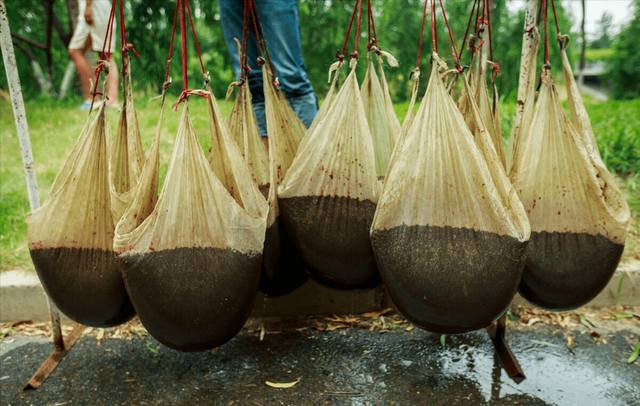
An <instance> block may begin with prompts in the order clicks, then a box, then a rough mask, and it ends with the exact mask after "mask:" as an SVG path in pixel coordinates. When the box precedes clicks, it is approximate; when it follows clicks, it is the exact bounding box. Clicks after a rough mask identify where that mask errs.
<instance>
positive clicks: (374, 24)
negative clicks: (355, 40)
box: [369, 0, 380, 52]
mask: <svg viewBox="0 0 640 406" xmlns="http://www.w3.org/2000/svg"><path fill="white" fill-rule="evenodd" d="M369 13H371V28H372V29H373V40H374V41H375V43H376V48H378V34H377V33H376V23H375V22H374V21H373V9H372V8H371V0H369ZM377 52H380V49H378V51H377Z"/></svg>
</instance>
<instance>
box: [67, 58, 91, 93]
mask: <svg viewBox="0 0 640 406" xmlns="http://www.w3.org/2000/svg"><path fill="white" fill-rule="evenodd" d="M69 56H70V57H71V60H73V63H74V64H75V65H76V69H77V70H78V74H79V75H80V80H81V81H82V87H83V88H84V100H85V101H89V102H90V101H91V97H92V96H91V80H92V78H93V69H91V65H90V64H89V61H88V60H87V58H86V57H85V56H84V49H69Z"/></svg>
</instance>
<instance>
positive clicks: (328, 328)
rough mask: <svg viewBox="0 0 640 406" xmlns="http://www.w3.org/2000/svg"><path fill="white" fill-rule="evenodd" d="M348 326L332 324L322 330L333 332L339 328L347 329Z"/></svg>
mask: <svg viewBox="0 0 640 406" xmlns="http://www.w3.org/2000/svg"><path fill="white" fill-rule="evenodd" d="M348 327H349V326H345V325H343V324H334V325H331V326H328V327H327V328H325V329H324V331H334V330H338V329H341V328H348Z"/></svg>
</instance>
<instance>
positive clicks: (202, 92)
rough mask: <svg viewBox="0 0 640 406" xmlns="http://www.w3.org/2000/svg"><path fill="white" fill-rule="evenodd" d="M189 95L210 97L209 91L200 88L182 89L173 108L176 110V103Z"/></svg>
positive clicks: (186, 98)
mask: <svg viewBox="0 0 640 406" xmlns="http://www.w3.org/2000/svg"><path fill="white" fill-rule="evenodd" d="M189 96H200V97H204V98H205V99H211V97H209V92H207V91H206V90H202V89H187V90H183V91H182V93H180V97H178V101H177V102H176V104H174V105H173V110H174V111H176V112H177V111H178V104H180V103H182V102H183V101H184V100H188V99H189Z"/></svg>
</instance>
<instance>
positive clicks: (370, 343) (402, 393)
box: [0, 319, 640, 406]
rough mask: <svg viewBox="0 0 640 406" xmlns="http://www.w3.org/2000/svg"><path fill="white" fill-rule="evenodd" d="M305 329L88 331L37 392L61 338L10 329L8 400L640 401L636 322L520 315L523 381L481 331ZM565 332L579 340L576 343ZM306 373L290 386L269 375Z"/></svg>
mask: <svg viewBox="0 0 640 406" xmlns="http://www.w3.org/2000/svg"><path fill="white" fill-rule="evenodd" d="M251 323H252V324H253V327H256V326H258V325H259V323H261V321H260V320H255V319H254V320H251ZM256 323H258V324H256ZM308 326H309V324H307V323H305V320H304V319H291V320H287V321H284V322H271V324H265V329H266V331H267V334H266V335H265V336H264V340H263V341H260V338H259V333H258V332H256V331H255V330H248V329H246V328H245V329H243V330H242V331H241V332H240V334H239V335H238V336H236V337H235V338H234V339H232V340H231V341H230V342H228V343H227V344H225V345H223V346H222V347H220V348H219V349H216V350H213V351H206V352H202V353H180V352H177V351H174V350H171V349H169V348H167V347H164V346H162V345H161V344H159V343H158V342H157V341H155V340H154V339H153V338H151V337H150V336H145V337H143V338H135V339H133V340H130V341H127V340H120V339H107V338H105V339H104V340H102V343H101V345H98V344H97V341H96V338H94V337H92V336H85V337H83V338H82V339H80V341H78V343H77V344H76V345H75V347H73V349H72V350H71V352H70V353H69V354H68V355H67V357H66V358H65V360H64V361H63V362H62V363H61V364H60V365H59V366H58V368H57V369H56V370H55V371H54V373H53V374H52V375H51V376H50V377H49V379H48V380H47V381H46V382H45V383H44V385H43V386H42V387H41V388H40V389H39V390H32V391H27V392H23V391H22V390H21V387H22V386H23V385H24V384H25V383H26V382H27V380H28V379H29V378H30V377H31V375H32V374H33V373H34V372H35V371H36V370H37V368H38V367H39V365H40V364H41V363H42V362H43V361H44V360H45V358H46V357H47V356H48V354H49V351H50V350H51V349H52V346H53V345H52V343H51V341H50V340H44V339H35V340H34V339H33V338H29V337H26V336H20V335H10V336H8V337H7V338H5V339H4V340H3V342H2V343H0V391H1V392H0V393H1V398H0V404H2V405H7V404H8V405H31V404H33V405H60V406H61V405H64V404H69V405H71V404H73V405H132V404H135V405H144V404H153V405H175V404H180V405H181V404H197V405H200V404H202V405H225V406H227V405H229V406H231V405H234V406H235V405H248V406H255V405H262V406H267V405H296V406H297V405H303V406H306V405H350V406H359V405H362V406H364V405H376V406H378V405H379V406H391V405H393V406H406V405H484V404H491V405H579V406H588V405H640V365H638V362H639V361H636V362H635V363H634V364H631V365H627V364H626V359H627V358H628V357H629V355H630V354H631V345H632V344H633V345H635V343H636V342H637V339H638V338H637V335H638V333H639V332H640V324H638V323H637V322H633V323H628V324H627V325H626V326H627V327H624V328H623V329H617V331H615V330H613V331H604V330H599V332H600V334H601V338H600V340H601V341H600V342H599V343H597V342H596V341H595V340H594V337H593V336H591V334H588V333H587V334H581V333H582V332H583V331H586V328H585V327H583V326H573V327H571V326H570V327H568V329H567V330H563V329H562V328H560V327H552V326H547V325H541V324H537V325H535V326H533V327H524V328H522V329H521V330H518V329H517V328H515V327H513V326H514V325H513V324H512V325H511V326H510V327H509V333H508V337H509V343H510V345H511V349H512V350H513V352H514V354H515V355H516V357H517V358H518V360H519V362H520V364H521V366H522V368H523V369H524V372H525V374H526V375H527V379H525V380H524V381H522V382H521V383H520V384H517V383H515V382H514V381H512V380H511V379H510V378H509V377H508V376H507V375H506V373H505V372H504V370H503V369H502V368H501V367H500V365H501V364H500V361H499V360H498V359H497V358H496V356H495V355H494V350H493V346H492V344H491V341H490V340H489V338H488V336H487V334H486V332H484V331H478V332H475V333H470V334H465V335H461V336H447V337H446V339H445V344H444V345H443V344H442V343H441V341H440V336H438V335H435V334H430V333H426V332H424V331H420V330H418V329H414V330H412V331H410V332H407V331H404V330H403V329H401V330H400V331H399V332H395V331H394V332H386V333H380V332H379V331H369V330H367V329H358V328H346V329H339V330H335V331H329V332H326V331H325V332H322V331H317V330H315V329H313V328H309V327H308ZM270 332H271V333H270ZM567 335H569V336H571V337H572V338H573V340H574V341H575V344H574V345H573V346H572V347H571V350H570V349H569V348H568V347H567ZM631 335H632V336H633V339H632V338H631V337H630V336H631ZM603 339H604V340H606V341H607V344H604V343H603V341H604V340H603ZM148 346H150V347H151V348H153V349H156V350H157V351H159V353H160V356H159V357H158V356H157V355H156V354H155V353H154V352H152V351H151V350H150V349H149V348H148ZM297 379H300V382H299V383H298V384H297V385H295V386H294V387H292V388H289V389H275V388H271V387H268V386H267V385H266V384H265V381H271V382H291V381H295V380H297Z"/></svg>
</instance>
